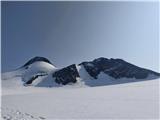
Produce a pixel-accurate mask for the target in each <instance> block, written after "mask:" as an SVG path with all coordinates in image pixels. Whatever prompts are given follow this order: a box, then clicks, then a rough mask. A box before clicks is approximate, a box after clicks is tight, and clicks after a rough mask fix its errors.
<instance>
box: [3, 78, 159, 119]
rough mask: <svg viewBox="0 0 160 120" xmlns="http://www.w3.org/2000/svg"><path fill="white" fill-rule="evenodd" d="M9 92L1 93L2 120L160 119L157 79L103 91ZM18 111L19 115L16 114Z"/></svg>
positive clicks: (28, 88)
mask: <svg viewBox="0 0 160 120" xmlns="http://www.w3.org/2000/svg"><path fill="white" fill-rule="evenodd" d="M7 89H10V88H7ZM7 89H2V90H3V91H2V108H3V109H2V117H4V116H10V117H12V118H15V117H17V118H18V117H19V118H26V119H27V117H28V116H26V114H28V115H29V116H33V117H32V118H34V119H36V118H37V119H39V116H41V117H42V118H46V119H52V120H53V119H64V118H68V119H71V118H72V119H76V118H82V119H147V118H148V119H158V117H159V91H158V89H159V80H158V79H155V80H150V81H143V82H135V83H126V84H118V85H109V86H104V87H102V86H101V87H81V88H73V87H72V86H68V87H60V88H52V89H51V88H43V87H41V88H40V87H38V88H37V87H32V86H30V87H23V88H21V87H19V88H16V89H12V92H10V91H6V90H7ZM8 92H9V93H8ZM15 111H19V112H20V113H19V114H15V113H16V112H15ZM25 113H26V114H25ZM22 114H23V115H22ZM22 116H23V117H22ZM28 120H30V119H28Z"/></svg>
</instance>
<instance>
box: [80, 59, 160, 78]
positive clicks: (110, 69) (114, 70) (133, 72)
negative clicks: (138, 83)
mask: <svg viewBox="0 0 160 120" xmlns="http://www.w3.org/2000/svg"><path fill="white" fill-rule="evenodd" d="M80 65H83V66H84V68H85V69H86V71H87V72H88V73H89V74H90V75H91V76H92V77H93V78H95V79H97V76H98V75H99V74H100V72H104V73H105V74H107V75H109V76H111V77H113V78H115V79H118V78H123V77H126V78H136V79H145V78H146V77H148V75H149V74H153V75H156V76H160V74H159V73H156V72H153V71H151V70H147V69H144V68H140V67H138V66H135V65H133V64H130V63H128V62H126V61H124V60H122V59H113V58H111V59H107V58H98V59H95V60H93V61H90V62H82V63H81V64H80Z"/></svg>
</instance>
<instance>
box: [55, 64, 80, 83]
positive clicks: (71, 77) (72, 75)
mask: <svg viewBox="0 0 160 120" xmlns="http://www.w3.org/2000/svg"><path fill="white" fill-rule="evenodd" d="M53 77H55V82H56V83H58V84H62V85H66V84H68V83H76V82H77V78H78V77H80V76H79V73H78V71H77V68H76V65H75V64H72V65H70V66H68V67H65V68H63V69H60V70H58V71H56V72H55V73H53Z"/></svg>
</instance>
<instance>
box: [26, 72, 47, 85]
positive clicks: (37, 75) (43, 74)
mask: <svg viewBox="0 0 160 120" xmlns="http://www.w3.org/2000/svg"><path fill="white" fill-rule="evenodd" d="M46 75H48V74H47V73H38V74H36V75H34V76H33V77H32V78H31V79H29V80H28V81H27V82H26V83H25V85H30V84H32V82H33V81H34V80H35V79H37V78H38V77H40V76H46Z"/></svg>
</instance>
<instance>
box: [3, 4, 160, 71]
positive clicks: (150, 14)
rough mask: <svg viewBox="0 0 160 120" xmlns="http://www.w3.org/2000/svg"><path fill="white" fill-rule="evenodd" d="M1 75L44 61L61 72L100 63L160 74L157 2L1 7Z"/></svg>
mask: <svg viewBox="0 0 160 120" xmlns="http://www.w3.org/2000/svg"><path fill="white" fill-rule="evenodd" d="M1 7H2V39H1V40H2V46H1V47H2V71H3V72H4V71H10V70H13V69H16V68H18V67H20V66H22V65H23V64H24V63H25V62H27V61H28V60H29V59H30V58H32V57H35V56H43V57H46V58H48V59H49V60H51V61H52V62H53V64H55V65H56V66H57V67H63V66H67V65H70V64H72V63H80V62H82V61H87V60H93V59H95V58H98V57H106V58H122V59H124V60H126V61H128V62H131V63H133V64H135V65H138V66H140V67H145V68H148V69H151V70H154V71H158V69H159V64H158V62H159V58H158V56H159V38H158V37H159V36H158V34H159V30H158V25H159V23H158V22H159V19H158V15H159V11H158V7H159V6H158V2H111V1H108V2H24V1H21V2H2V6H1Z"/></svg>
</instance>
